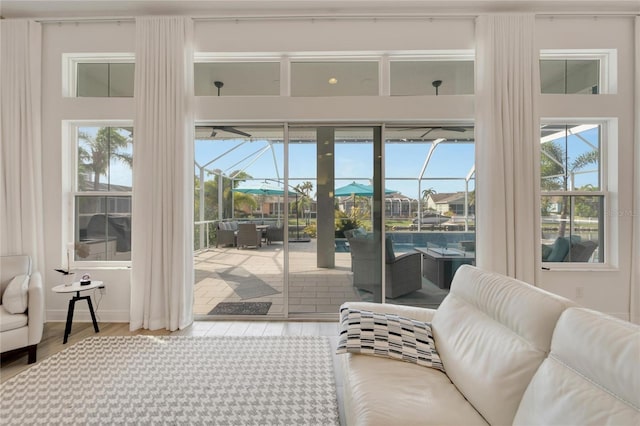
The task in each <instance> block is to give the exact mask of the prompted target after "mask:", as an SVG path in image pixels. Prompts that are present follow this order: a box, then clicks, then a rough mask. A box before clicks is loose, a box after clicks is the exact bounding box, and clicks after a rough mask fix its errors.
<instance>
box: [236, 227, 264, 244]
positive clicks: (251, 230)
mask: <svg viewBox="0 0 640 426" xmlns="http://www.w3.org/2000/svg"><path fill="white" fill-rule="evenodd" d="M236 244H237V248H238V249H240V247H261V246H262V231H261V230H259V229H258V228H257V227H256V224H255V223H240V224H238V238H237V241H236Z"/></svg>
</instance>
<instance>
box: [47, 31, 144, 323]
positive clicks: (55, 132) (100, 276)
mask: <svg viewBox="0 0 640 426" xmlns="http://www.w3.org/2000/svg"><path fill="white" fill-rule="evenodd" d="M42 37H43V40H42V139H43V146H44V148H43V156H42V158H43V180H44V183H43V192H44V194H45V195H44V196H45V199H44V208H45V213H44V220H45V223H44V225H45V259H46V270H45V271H43V279H44V285H45V290H46V291H45V295H46V307H47V321H64V320H65V319H66V315H67V306H68V303H69V298H70V297H69V295H68V294H55V293H53V292H51V291H49V289H50V288H52V287H54V286H56V285H58V284H60V283H61V276H60V274H59V273H58V272H55V271H54V269H55V268H59V267H60V266H63V265H65V262H66V259H65V250H66V245H67V242H68V237H67V235H69V233H68V228H67V227H68V221H67V219H68V210H69V206H70V200H69V197H68V193H67V192H66V191H65V190H64V188H63V183H64V182H67V183H68V176H63V172H64V173H67V171H68V169H67V168H66V167H65V166H64V163H68V162H69V161H70V160H69V155H70V154H71V152H70V151H69V150H67V149H66V148H67V145H66V144H67V143H68V141H67V140H65V141H64V143H63V138H62V130H63V128H62V122H63V120H90V119H92V120H102V119H118V120H133V118H134V110H135V108H134V102H133V99H131V98H129V99H127V98H120V99H118V98H112V99H109V98H102V99H92V98H63V97H62V54H63V53H81V52H134V50H135V25H134V23H133V22H123V23H120V24H118V23H115V22H114V23H78V24H75V23H65V24H45V25H44V26H43V31H42ZM63 147H64V148H65V149H64V150H63ZM85 270H86V271H87V272H89V273H90V274H91V276H92V278H93V279H95V280H102V281H104V282H105V284H106V285H107V294H106V295H105V296H104V297H103V299H102V300H101V302H100V306H99V309H98V316H99V318H100V320H102V321H126V322H128V319H129V293H130V287H129V281H130V278H129V277H130V271H129V269H101V270H89V269H81V270H80V271H85ZM94 300H95V299H94ZM82 304H83V302H81V303H80V304H79V305H78V306H79V309H77V310H76V312H75V316H74V320H76V319H77V320H80V321H82V320H84V321H90V317H89V313H88V311H87V309H86V306H82Z"/></svg>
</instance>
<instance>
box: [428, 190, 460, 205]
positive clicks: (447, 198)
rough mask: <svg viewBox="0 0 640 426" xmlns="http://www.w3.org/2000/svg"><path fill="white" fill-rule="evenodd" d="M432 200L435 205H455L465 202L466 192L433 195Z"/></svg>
mask: <svg viewBox="0 0 640 426" xmlns="http://www.w3.org/2000/svg"><path fill="white" fill-rule="evenodd" d="M430 197H431V199H432V200H433V202H434V203H435V204H455V203H456V202H458V203H460V202H464V192H462V191H459V192H441V193H439V194H431V195H430Z"/></svg>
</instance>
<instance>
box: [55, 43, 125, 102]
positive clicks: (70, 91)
mask: <svg viewBox="0 0 640 426" xmlns="http://www.w3.org/2000/svg"><path fill="white" fill-rule="evenodd" d="M104 63H107V64H134V65H135V63H136V57H135V53H133V52H131V53H129V52H117V53H116V52H112V53H63V54H62V96H63V97H65V98H78V84H77V83H78V64H104ZM110 97H111V96H99V98H110ZM131 97H132V96H131ZM125 98H130V97H129V96H125Z"/></svg>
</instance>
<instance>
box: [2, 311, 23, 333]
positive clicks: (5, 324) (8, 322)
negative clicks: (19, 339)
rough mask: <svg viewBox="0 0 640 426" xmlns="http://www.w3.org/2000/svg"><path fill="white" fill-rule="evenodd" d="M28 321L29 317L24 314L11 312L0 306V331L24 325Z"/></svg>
mask: <svg viewBox="0 0 640 426" xmlns="http://www.w3.org/2000/svg"><path fill="white" fill-rule="evenodd" d="M28 322H29V317H27V315H26V314H12V313H10V312H7V310H6V309H5V308H4V306H0V332H5V331H10V330H15V329H16V328H20V327H24V326H26V325H27V324H28Z"/></svg>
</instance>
